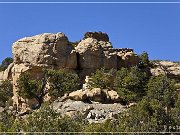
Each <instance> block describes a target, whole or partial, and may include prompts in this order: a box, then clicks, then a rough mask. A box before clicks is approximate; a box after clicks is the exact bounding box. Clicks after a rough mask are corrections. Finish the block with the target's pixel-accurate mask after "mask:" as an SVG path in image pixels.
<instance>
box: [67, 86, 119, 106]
mask: <svg viewBox="0 0 180 135" xmlns="http://www.w3.org/2000/svg"><path fill="white" fill-rule="evenodd" d="M69 99H72V100H75V101H93V102H100V103H118V102H120V101H121V99H120V96H119V95H118V93H117V92H116V91H114V90H108V89H100V88H93V89H81V90H77V91H74V92H71V93H69Z"/></svg>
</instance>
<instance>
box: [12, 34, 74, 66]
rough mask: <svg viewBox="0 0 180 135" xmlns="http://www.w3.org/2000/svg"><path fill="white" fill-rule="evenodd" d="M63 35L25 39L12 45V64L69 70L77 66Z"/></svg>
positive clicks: (42, 35) (47, 35)
mask: <svg viewBox="0 0 180 135" xmlns="http://www.w3.org/2000/svg"><path fill="white" fill-rule="evenodd" d="M68 43H69V41H68V38H67V37H66V36H65V35H64V34H63V33H57V34H49V33H45V34H41V35H36V36H33V37H26V38H23V39H20V40H18V41H17V42H15V43H14V44H13V56H14V64H22V63H23V64H26V65H31V66H40V67H46V66H48V67H49V66H50V67H54V68H70V69H74V68H76V66H77V61H76V60H77V58H76V52H75V51H74V50H73V47H72V46H71V45H69V44H68Z"/></svg>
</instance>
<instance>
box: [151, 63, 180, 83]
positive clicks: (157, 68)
mask: <svg viewBox="0 0 180 135" xmlns="http://www.w3.org/2000/svg"><path fill="white" fill-rule="evenodd" d="M152 64H153V67H152V68H151V73H152V75H155V76H157V75H160V74H166V75H167V76H168V77H170V78H172V79H176V80H177V81H179V82H180V63H178V62H171V61H153V62H152Z"/></svg>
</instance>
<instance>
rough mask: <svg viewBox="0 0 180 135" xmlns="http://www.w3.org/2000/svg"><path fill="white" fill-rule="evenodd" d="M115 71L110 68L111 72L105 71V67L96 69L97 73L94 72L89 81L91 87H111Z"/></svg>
mask: <svg viewBox="0 0 180 135" xmlns="http://www.w3.org/2000/svg"><path fill="white" fill-rule="evenodd" d="M113 72H114V70H113V69H112V70H110V71H109V72H107V71H105V69H104V68H101V69H98V70H96V72H95V73H93V74H92V76H91V80H90V81H89V84H88V85H89V87H91V88H101V89H111V88H112V86H113V83H112V82H113Z"/></svg>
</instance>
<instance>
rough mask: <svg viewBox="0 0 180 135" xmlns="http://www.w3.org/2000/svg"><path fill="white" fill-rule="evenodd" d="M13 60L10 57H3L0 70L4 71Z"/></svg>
mask: <svg viewBox="0 0 180 135" xmlns="http://www.w3.org/2000/svg"><path fill="white" fill-rule="evenodd" d="M12 62H13V59H12V58H10V57H7V58H5V59H4V60H3V61H2V64H1V65H0V71H4V70H6V69H7V67H8V66H9V65H10V64H11V63H12Z"/></svg>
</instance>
